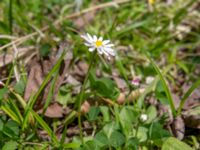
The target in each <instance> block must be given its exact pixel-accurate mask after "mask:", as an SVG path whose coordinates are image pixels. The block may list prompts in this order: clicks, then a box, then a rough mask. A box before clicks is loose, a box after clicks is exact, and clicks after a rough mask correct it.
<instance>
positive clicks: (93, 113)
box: [88, 106, 100, 121]
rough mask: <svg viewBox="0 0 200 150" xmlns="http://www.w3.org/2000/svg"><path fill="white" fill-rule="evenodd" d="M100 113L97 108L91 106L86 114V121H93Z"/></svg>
mask: <svg viewBox="0 0 200 150" xmlns="http://www.w3.org/2000/svg"><path fill="white" fill-rule="evenodd" d="M99 113H100V109H99V107H95V106H92V107H91V108H90V111H89V112H88V120H89V121H95V120H96V119H97V118H98V115H99Z"/></svg>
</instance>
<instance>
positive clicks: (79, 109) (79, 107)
mask: <svg viewBox="0 0 200 150" xmlns="http://www.w3.org/2000/svg"><path fill="white" fill-rule="evenodd" d="M95 54H96V53H93V55H92V59H91V60H90V64H89V68H88V71H87V74H86V77H85V79H84V81H83V85H82V87H81V91H80V95H79V97H78V127H79V130H80V137H81V141H82V144H83V143H84V140H83V129H82V125H81V104H82V102H83V96H84V90H85V86H86V83H87V81H88V77H89V73H90V70H91V68H92V65H93V62H94V57H95Z"/></svg>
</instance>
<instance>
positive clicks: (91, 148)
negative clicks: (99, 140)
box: [82, 141, 100, 150]
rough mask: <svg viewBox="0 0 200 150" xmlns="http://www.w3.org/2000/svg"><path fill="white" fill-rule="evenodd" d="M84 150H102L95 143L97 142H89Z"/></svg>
mask: <svg viewBox="0 0 200 150" xmlns="http://www.w3.org/2000/svg"><path fill="white" fill-rule="evenodd" d="M82 150H100V147H99V146H98V145H97V144H96V143H95V141H87V142H86V143H85V144H84V146H83V148H82Z"/></svg>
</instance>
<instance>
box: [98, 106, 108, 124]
mask: <svg viewBox="0 0 200 150" xmlns="http://www.w3.org/2000/svg"><path fill="white" fill-rule="evenodd" d="M100 111H101V113H102V115H103V122H109V121H110V113H109V109H108V107H107V106H100Z"/></svg>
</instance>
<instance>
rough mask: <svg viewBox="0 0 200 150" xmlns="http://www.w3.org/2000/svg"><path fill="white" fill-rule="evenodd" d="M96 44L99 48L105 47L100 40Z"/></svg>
mask: <svg viewBox="0 0 200 150" xmlns="http://www.w3.org/2000/svg"><path fill="white" fill-rule="evenodd" d="M95 44H96V46H97V47H100V46H102V45H103V42H102V41H99V40H97V41H96V42H95Z"/></svg>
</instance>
